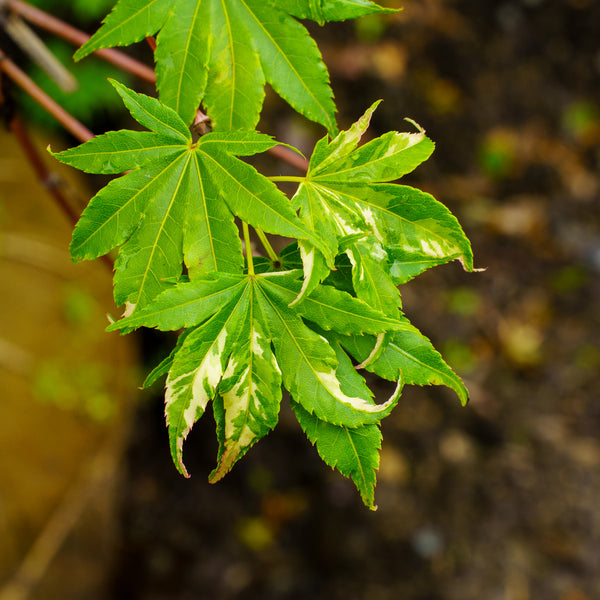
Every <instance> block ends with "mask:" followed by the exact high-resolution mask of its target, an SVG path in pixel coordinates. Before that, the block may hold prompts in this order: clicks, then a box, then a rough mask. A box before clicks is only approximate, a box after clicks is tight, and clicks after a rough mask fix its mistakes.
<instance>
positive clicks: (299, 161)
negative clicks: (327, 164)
mask: <svg viewBox="0 0 600 600" xmlns="http://www.w3.org/2000/svg"><path fill="white" fill-rule="evenodd" d="M267 152H269V154H272V155H273V156H276V157H277V158H279V159H281V160H283V161H284V162H286V163H288V165H291V166H292V167H296V168H297V169H299V170H300V171H304V172H306V171H308V160H306V158H304V157H302V156H300V155H299V154H296V152H294V151H293V150H290V149H289V148H286V147H285V146H275V147H273V148H270V149H269V150H267ZM302 180H303V181H304V178H302Z"/></svg>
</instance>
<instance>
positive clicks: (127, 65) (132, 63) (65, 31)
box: [5, 0, 156, 83]
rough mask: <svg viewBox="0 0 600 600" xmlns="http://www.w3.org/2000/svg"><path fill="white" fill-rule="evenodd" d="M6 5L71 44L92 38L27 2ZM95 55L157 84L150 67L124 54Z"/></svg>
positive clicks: (15, 0)
mask: <svg viewBox="0 0 600 600" xmlns="http://www.w3.org/2000/svg"><path fill="white" fill-rule="evenodd" d="M5 5H6V7H7V8H8V9H9V10H12V11H13V12H15V13H17V14H19V15H21V16H22V17H23V18H24V19H26V20H27V21H29V22H30V23H33V24H34V25H37V26H38V27H41V28H42V29H45V30H46V31H49V32H50V33H54V34H55V35H57V36H58V37H60V38H62V39H63V40H66V41H68V42H71V43H72V44H74V45H76V46H83V44H85V42H87V41H88V40H89V39H90V36H89V35H87V33H84V32H83V31H81V30H79V29H77V28H75V27H73V26H72V25H69V24H68V23H65V22H64V21H61V20H60V19H57V18H56V17H53V16H52V15H50V14H48V13H47V12H44V11H43V10H40V9H39V8H36V7H34V6H31V5H29V4H27V2H22V1H21V0H6V3H5ZM95 54H97V55H98V56H100V57H101V58H103V59H104V60H106V61H107V62H110V63H112V64H113V65H116V66H117V67H119V68H120V69H123V70H124V71H127V72H128V73H131V74H133V75H136V76H137V77H139V78H140V79H143V80H145V81H148V82H149V83H155V82H156V75H155V74H154V71H153V70H152V69H151V68H150V67H148V66H147V65H145V64H144V63H141V62H139V61H137V60H135V59H134V58H131V57H130V56H127V55H126V54H123V52H119V51H118V50H113V49H103V50H97V51H96V52H95Z"/></svg>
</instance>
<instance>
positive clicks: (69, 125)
mask: <svg viewBox="0 0 600 600" xmlns="http://www.w3.org/2000/svg"><path fill="white" fill-rule="evenodd" d="M0 69H1V70H2V71H4V72H5V73H6V74H7V75H8V76H9V77H10V78H11V79H12V80H13V81H14V82H15V83H16V84H17V85H18V86H19V87H20V88H21V89H22V90H24V91H25V92H26V93H27V94H28V95H29V96H31V97H32V98H33V99H34V100H35V101H36V102H37V103H38V104H39V105H40V106H41V107H42V108H43V109H44V110H46V111H47V112H48V113H50V114H51V115H52V116H53V117H54V118H55V119H56V120H57V121H58V122H59V123H60V124H61V125H62V126H63V127H64V128H65V129H66V130H67V131H69V132H70V133H71V134H72V135H73V136H74V137H76V138H77V139H78V140H80V141H82V142H87V141H88V140H90V139H92V138H93V137H94V134H93V133H92V132H91V131H90V130H89V129H88V128H87V127H85V126H84V125H82V124H81V123H80V122H79V121H78V120H77V119H75V118H74V117H72V116H71V115H70V114H69V113H68V112H67V111H66V110H65V109H64V108H63V107H62V106H60V105H59V104H57V103H56V102H55V101H54V100H53V99H52V98H50V96H48V94H46V92H44V91H43V90H42V89H41V88H40V87H39V86H38V85H37V84H36V83H35V82H34V81H33V80H32V79H31V78H30V77H29V76H28V75H26V74H25V73H24V72H23V71H22V70H21V69H20V68H19V67H17V65H15V63H14V62H13V61H12V60H10V58H8V56H6V54H4V52H2V50H0Z"/></svg>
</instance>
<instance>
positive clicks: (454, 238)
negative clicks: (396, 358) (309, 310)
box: [294, 103, 473, 315]
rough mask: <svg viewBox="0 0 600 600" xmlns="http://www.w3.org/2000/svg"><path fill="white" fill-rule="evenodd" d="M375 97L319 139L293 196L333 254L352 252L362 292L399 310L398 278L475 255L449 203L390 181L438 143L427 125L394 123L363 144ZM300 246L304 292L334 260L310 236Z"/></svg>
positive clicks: (468, 264) (467, 262) (386, 308)
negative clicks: (404, 127)
mask: <svg viewBox="0 0 600 600" xmlns="http://www.w3.org/2000/svg"><path fill="white" fill-rule="evenodd" d="M377 104H378V103H375V104H374V105H373V106H372V107H371V108H370V109H369V110H368V111H367V112H366V113H365V115H364V116H363V117H361V119H359V120H358V121H357V122H356V123H355V124H354V125H352V127H351V128H350V129H348V130H347V131H342V132H341V133H340V134H339V135H338V136H336V137H335V138H334V139H333V140H331V141H329V140H328V139H327V138H323V139H321V140H320V141H319V142H318V143H317V145H316V146H315V149H314V152H313V154H312V157H311V160H310V167H309V170H308V173H307V175H306V178H303V179H301V181H302V182H301V185H300V186H299V188H298V190H297V192H296V194H295V197H294V203H295V206H296V208H298V209H299V211H300V216H301V218H302V220H303V221H304V223H305V224H306V225H307V227H309V228H310V229H311V230H312V231H315V232H317V231H318V232H319V236H320V238H321V240H322V241H323V243H324V244H325V245H327V247H328V248H329V252H330V254H333V255H336V254H338V253H340V252H343V253H345V254H346V255H347V256H348V258H349V259H350V262H351V263H352V266H353V272H352V277H353V283H354V288H355V291H356V293H357V295H358V296H359V297H360V298H363V299H364V300H365V301H367V302H368V303H369V304H371V305H372V306H375V307H377V308H379V309H380V310H382V311H383V312H386V313H387V314H390V315H394V314H397V308H398V307H399V306H400V296H399V294H398V292H397V290H396V285H398V284H400V283H404V282H406V281H408V280H409V279H411V278H412V277H414V276H415V275H418V274H419V273H421V272H422V271H423V270H425V269H427V268H429V267H431V266H434V265H439V264H442V263H445V262H448V261H450V260H454V259H458V260H460V261H461V262H462V264H463V266H464V267H465V269H467V270H472V269H473V256H472V252H471V247H470V244H469V241H468V239H467V238H466V236H465V234H464V232H463V231H462V229H461V227H460V225H459V223H458V221H457V220H456V218H455V217H454V216H453V215H452V214H451V213H450V211H449V210H448V209H447V208H446V207H445V206H444V205H442V204H441V203H439V202H437V201H436V200H435V199H434V198H433V197H432V196H431V195H429V194H426V193H424V192H421V191H420V190H417V189H414V188H412V187H409V186H405V185H398V184H395V183H388V182H391V181H393V180H396V179H398V178H400V177H402V176H403V175H405V174H406V173H409V172H411V171H412V170H413V169H414V168H415V167H417V166H418V165H419V164H420V163H421V162H423V161H424V160H426V159H427V158H428V157H429V155H430V154H431V152H432V151H433V143H432V142H431V141H430V140H429V139H428V138H427V137H426V136H425V133H424V132H423V131H421V130H419V131H418V132H416V133H399V132H395V131H392V132H388V133H386V134H384V135H382V136H380V137H378V138H375V139H373V140H371V141H369V142H367V143H366V144H364V145H362V146H360V147H359V146H358V143H359V141H360V139H361V137H362V135H363V134H364V133H365V131H366V129H367V127H368V125H369V121H370V118H371V115H372V113H373V111H374V110H375V108H376V106H377ZM300 250H301V252H302V258H303V262H304V265H305V271H306V273H307V277H306V279H305V286H304V290H303V293H309V292H310V290H311V289H312V286H314V285H316V284H317V283H318V282H319V281H321V280H322V279H323V278H324V277H326V276H327V275H328V273H329V267H328V266H327V264H326V262H325V260H324V256H323V255H322V254H321V251H320V250H319V249H316V248H313V247H312V246H311V244H310V243H305V242H301V243H300Z"/></svg>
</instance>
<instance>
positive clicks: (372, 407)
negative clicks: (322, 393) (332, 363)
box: [316, 369, 397, 413]
mask: <svg viewBox="0 0 600 600" xmlns="http://www.w3.org/2000/svg"><path fill="white" fill-rule="evenodd" d="M316 376H317V377H318V379H319V381H320V382H321V383H322V384H323V386H324V387H325V389H326V390H327V391H328V392H329V393H330V394H331V395H332V396H333V397H334V398H335V399H336V400H338V401H339V402H341V403H342V404H346V405H347V406H350V407H352V408H354V409H355V410H358V411H360V412H368V413H378V412H382V411H385V410H386V409H387V408H388V407H389V406H390V404H392V403H393V402H395V400H396V399H397V398H396V394H394V396H392V398H390V399H389V400H388V401H387V402H384V403H383V404H371V403H369V402H367V401H366V400H364V399H363V398H359V397H355V398H352V397H350V396H347V395H346V394H344V392H343V391H342V388H341V386H340V380H339V379H338V378H337V375H336V372H335V370H333V369H331V370H329V371H317V372H316Z"/></svg>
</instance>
